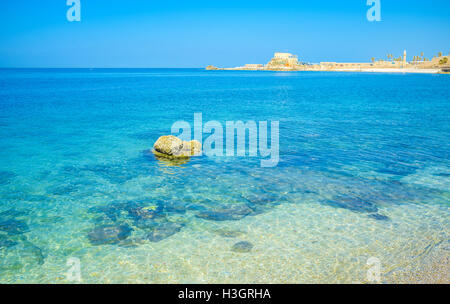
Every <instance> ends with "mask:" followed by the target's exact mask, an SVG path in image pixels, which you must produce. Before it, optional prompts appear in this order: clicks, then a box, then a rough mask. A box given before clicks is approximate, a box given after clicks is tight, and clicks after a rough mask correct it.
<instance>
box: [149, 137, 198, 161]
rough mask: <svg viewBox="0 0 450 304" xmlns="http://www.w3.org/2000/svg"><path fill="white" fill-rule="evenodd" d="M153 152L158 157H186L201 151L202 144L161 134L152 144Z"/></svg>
mask: <svg viewBox="0 0 450 304" xmlns="http://www.w3.org/2000/svg"><path fill="white" fill-rule="evenodd" d="M153 149H154V150H153V153H154V154H155V155H156V156H159V157H166V158H186V157H190V156H194V155H197V154H200V153H201V150H202V144H201V143H200V142H198V141H196V140H191V141H182V140H181V139H179V138H178V137H176V136H173V135H168V136H161V137H160V138H158V140H157V141H156V142H155V144H154V146H153Z"/></svg>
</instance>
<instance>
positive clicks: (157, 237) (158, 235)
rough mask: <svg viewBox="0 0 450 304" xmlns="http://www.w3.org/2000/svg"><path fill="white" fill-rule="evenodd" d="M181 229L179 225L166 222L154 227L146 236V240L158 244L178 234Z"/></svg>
mask: <svg viewBox="0 0 450 304" xmlns="http://www.w3.org/2000/svg"><path fill="white" fill-rule="evenodd" d="M181 228H183V225H181V224H177V223H172V222H166V223H163V224H161V225H158V226H156V227H155V228H154V229H153V230H152V232H150V233H149V234H147V239H148V240H149V241H150V242H159V241H162V240H164V239H166V238H168V237H170V236H172V235H174V234H175V233H177V232H179V231H180V230H181Z"/></svg>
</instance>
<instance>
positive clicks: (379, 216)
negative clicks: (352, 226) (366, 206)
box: [368, 213, 390, 221]
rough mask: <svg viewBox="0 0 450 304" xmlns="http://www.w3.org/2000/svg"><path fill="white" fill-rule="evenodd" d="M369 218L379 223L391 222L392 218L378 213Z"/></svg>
mask: <svg viewBox="0 0 450 304" xmlns="http://www.w3.org/2000/svg"><path fill="white" fill-rule="evenodd" d="M368 217H370V218H373V219H375V220H377V221H389V220H390V218H389V217H388V216H386V215H382V214H378V213H374V214H369V215H368Z"/></svg>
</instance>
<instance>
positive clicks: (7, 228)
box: [0, 219, 29, 234]
mask: <svg viewBox="0 0 450 304" xmlns="http://www.w3.org/2000/svg"><path fill="white" fill-rule="evenodd" d="M0 231H4V232H7V233H9V234H22V233H25V232H28V231H29V229H28V225H27V224H26V223H25V222H24V221H19V220H16V219H8V220H1V219H0Z"/></svg>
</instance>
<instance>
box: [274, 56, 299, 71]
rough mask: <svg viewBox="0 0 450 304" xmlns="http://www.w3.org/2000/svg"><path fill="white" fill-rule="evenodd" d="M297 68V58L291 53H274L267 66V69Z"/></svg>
mask: <svg viewBox="0 0 450 304" xmlns="http://www.w3.org/2000/svg"><path fill="white" fill-rule="evenodd" d="M297 66H298V57H297V55H292V54H291V53H275V55H274V56H273V58H272V59H271V60H270V61H269V63H268V64H267V68H295V67H297Z"/></svg>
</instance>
